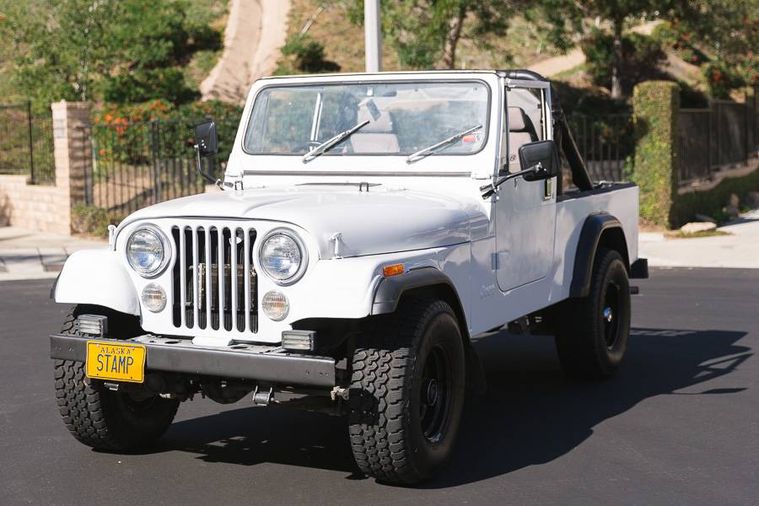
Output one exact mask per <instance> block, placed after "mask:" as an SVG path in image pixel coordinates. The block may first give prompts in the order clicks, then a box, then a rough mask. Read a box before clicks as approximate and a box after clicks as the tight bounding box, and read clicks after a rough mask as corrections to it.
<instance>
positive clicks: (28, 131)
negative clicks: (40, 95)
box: [0, 102, 55, 184]
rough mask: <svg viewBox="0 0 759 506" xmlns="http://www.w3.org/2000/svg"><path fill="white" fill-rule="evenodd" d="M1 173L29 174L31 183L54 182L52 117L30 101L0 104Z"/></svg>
mask: <svg viewBox="0 0 759 506" xmlns="http://www.w3.org/2000/svg"><path fill="white" fill-rule="evenodd" d="M0 174H28V175H29V182H30V183H32V184H54V183H55V157H54V155H53V120H52V118H51V115H50V114H45V115H36V114H33V112H32V107H31V103H30V102H27V103H24V104H4V105H3V104H0Z"/></svg>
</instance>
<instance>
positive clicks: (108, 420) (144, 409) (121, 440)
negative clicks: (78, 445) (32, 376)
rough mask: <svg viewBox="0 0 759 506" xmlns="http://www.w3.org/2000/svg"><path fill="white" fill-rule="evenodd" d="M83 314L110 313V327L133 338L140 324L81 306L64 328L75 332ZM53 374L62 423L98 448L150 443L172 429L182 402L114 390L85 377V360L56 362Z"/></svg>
mask: <svg viewBox="0 0 759 506" xmlns="http://www.w3.org/2000/svg"><path fill="white" fill-rule="evenodd" d="M83 313H88V314H93V313H94V314H104V315H105V316H108V317H109V325H110V328H113V329H119V331H120V332H123V334H121V335H120V336H119V337H132V336H133V335H136V334H135V333H134V332H135V330H134V329H135V327H136V328H139V324H138V323H137V324H136V323H135V322H134V321H132V320H130V317H128V316H126V315H122V314H119V313H114V312H111V311H108V310H105V309H104V308H93V307H87V306H78V307H76V308H74V309H73V310H72V311H71V313H69V314H68V315H67V316H66V318H65V320H64V323H63V328H62V332H63V333H74V332H75V329H74V322H75V321H76V317H77V315H79V314H83ZM121 320H124V321H121ZM120 324H121V325H120ZM54 375H55V394H56V399H57V401H58V409H59V411H60V413H61V416H62V417H63V422H64V424H66V427H67V428H68V430H69V432H71V434H72V435H73V436H74V437H75V438H76V439H78V440H79V441H80V442H82V443H84V444H85V445H87V446H91V447H92V448H96V449H99V450H108V451H128V450H136V449H140V448H144V447H147V446H149V445H150V444H152V443H153V442H155V440H156V439H158V438H159V437H160V436H161V435H162V434H163V433H164V432H165V431H166V429H168V427H169V425H171V422H172V421H173V419H174V415H176V412H177V408H178V407H179V401H178V400H175V399H163V398H161V397H159V396H157V395H155V394H149V393H142V392H140V391H136V392H135V391H133V392H119V391H115V392H114V391H111V390H109V389H108V388H106V386H105V385H104V384H103V382H102V381H97V380H90V379H89V378H87V377H86V376H85V372H84V363H83V362H75V361H71V360H56V361H55V369H54Z"/></svg>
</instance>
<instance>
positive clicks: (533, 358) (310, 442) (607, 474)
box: [0, 269, 759, 505]
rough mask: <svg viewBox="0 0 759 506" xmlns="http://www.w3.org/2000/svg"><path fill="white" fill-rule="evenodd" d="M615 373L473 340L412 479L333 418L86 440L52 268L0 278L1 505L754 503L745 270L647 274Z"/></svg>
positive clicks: (208, 422) (753, 287)
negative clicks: (390, 471) (360, 470)
mask: <svg viewBox="0 0 759 506" xmlns="http://www.w3.org/2000/svg"><path fill="white" fill-rule="evenodd" d="M652 274H653V277H652V279H651V280H648V281H644V282H641V283H640V286H641V295H639V296H637V297H634V317H633V327H634V335H633V336H632V340H631V348H630V350H629V352H628V356H627V358H626V362H625V363H624V366H623V369H622V370H621V372H620V374H619V375H618V376H617V377H616V378H615V379H613V380H611V381H607V382H603V383H598V384H588V383H574V382H570V381H567V380H565V379H564V378H563V377H562V375H561V373H560V371H559V366H558V363H557V360H556V357H555V353H554V350H553V343H552V340H551V339H550V338H546V337H523V336H509V335H507V334H498V335H495V336H492V337H489V338H487V339H485V340H483V341H482V342H481V343H480V344H479V345H478V348H479V351H480V352H481V355H482V356H483V357H484V361H485V366H486V370H487V375H488V380H489V386H490V389H489V392H488V393H487V394H486V395H484V396H480V397H472V398H470V399H469V400H468V402H467V408H466V414H465V417H464V423H463V427H462V433H461V435H460V439H459V443H458V446H457V449H456V452H455V458H454V462H453V463H452V465H451V466H450V467H449V468H448V469H446V470H445V471H444V472H443V473H442V474H441V475H440V476H439V478H438V479H436V480H435V481H433V482H431V483H428V484H427V485H425V486H424V487H422V488H417V489H409V488H397V487H389V486H383V485H379V484H377V483H375V482H374V481H372V480H369V479H364V478H362V477H361V476H358V475H357V474H356V473H355V469H354V465H353V461H352V457H351V452H350V448H349V446H348V443H347V437H346V429H345V425H344V421H343V420H341V419H339V418H331V417H327V416H323V415H316V414H307V413H301V412H295V411H289V410H285V409H276V408H251V407H249V406H248V405H246V404H245V402H240V403H238V404H234V405H231V406H226V407H223V406H219V405H216V404H214V403H212V402H211V401H203V400H200V401H195V402H192V403H185V404H184V405H182V406H181V407H180V410H179V415H178V417H177V420H176V421H175V423H174V424H173V426H172V427H171V428H170V429H169V431H168V433H167V434H166V436H165V437H164V439H163V440H162V442H161V444H160V446H159V447H158V448H156V449H155V451H154V452H152V453H149V454H141V455H113V454H105V453H98V452H94V451H92V450H90V449H88V448H86V447H84V446H82V445H80V444H79V443H77V442H76V441H75V440H74V439H73V438H72V437H71V436H70V435H69V434H68V432H67V431H66V430H65V428H64V426H63V424H62V422H61V421H60V419H59V415H58V412H57V409H56V406H55V402H54V396H53V382H52V372H51V371H52V368H51V362H50V360H49V359H48V358H47V354H48V341H47V339H46V335H47V334H48V333H49V332H51V331H54V330H56V328H57V327H58V325H59V321H60V319H61V317H62V314H63V311H64V309H63V308H62V307H58V306H56V305H55V304H53V303H51V301H50V300H49V299H48V290H49V286H50V280H47V281H25V282H6V283H0V322H2V327H1V328H0V416H1V418H0V420H1V421H0V504H2V505H11V504H19V503H36V504H54V503H55V504H101V505H118V504H129V505H133V504H183V505H191V504H242V503H246V504H436V505H439V504H462V503H470V504H496V503H497V504H578V505H587V504H635V505H640V504H647V505H650V504H667V505H672V504H687V505H696V504H709V505H713V504H720V505H722V504H756V501H757V497H759V457H758V456H759V415H758V414H757V406H759V361H757V360H756V357H754V354H755V352H756V351H757V350H759V319H757V314H758V313H759V270H685V269H683V270H656V271H654V272H653V273H652Z"/></svg>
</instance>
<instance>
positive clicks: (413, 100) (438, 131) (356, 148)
mask: <svg viewBox="0 0 759 506" xmlns="http://www.w3.org/2000/svg"><path fill="white" fill-rule="evenodd" d="M488 102H489V92H488V87H487V85H486V84H485V83H483V82H480V81H471V82H470V81H458V82H423V83H422V82H418V83H415V82H398V83H392V82H391V83H381V84H377V83H354V84H334V85H331V84H329V85H328V84H314V85H302V86H284V85H283V86H270V87H267V88H264V89H263V90H261V92H260V93H259V94H258V96H257V97H256V101H255V103H254V104H253V112H252V114H251V115H250V121H249V124H248V127H247V130H246V133H245V140H244V149H245V151H246V152H247V153H249V154H254V155H264V154H269V155H273V154H276V155H304V154H306V153H308V152H309V151H311V150H313V149H314V148H318V147H320V145H323V144H324V143H325V142H326V141H329V140H330V139H332V138H334V137H335V136H338V135H339V134H343V133H346V132H348V131H350V130H351V129H352V128H354V127H355V126H356V125H360V124H362V123H364V122H367V121H368V123H366V124H365V125H364V126H363V127H361V128H360V129H358V130H356V131H354V132H352V133H351V134H350V135H345V136H343V137H342V139H340V140H339V142H338V143H337V144H334V145H332V147H330V148H329V150H328V151H324V152H323V155H324V156H344V155H400V156H408V155H411V154H414V153H417V152H419V151H420V150H425V149H426V148H429V147H431V146H434V145H436V144H438V143H440V142H441V141H444V140H446V139H448V138H450V137H451V136H456V135H457V134H459V133H461V132H465V131H467V130H468V129H471V128H472V127H473V126H475V125H483V127H482V128H478V129H476V130H475V131H472V132H471V133H469V134H467V135H463V136H461V137H460V138H458V139H455V141H454V142H450V143H448V144H446V145H444V146H441V147H440V148H439V149H435V150H433V152H432V153H430V155H431V156H434V155H469V154H473V153H477V152H478V151H480V150H481V149H482V147H483V146H484V144H485V140H486V138H487V124H488V121H487V120H488ZM322 149H323V147H322ZM320 154H321V153H320Z"/></svg>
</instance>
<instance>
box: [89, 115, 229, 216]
mask: <svg viewBox="0 0 759 506" xmlns="http://www.w3.org/2000/svg"><path fill="white" fill-rule="evenodd" d="M216 121H217V125H218V128H219V135H220V139H221V142H222V143H223V144H220V146H221V148H222V149H221V152H220V154H219V156H218V157H217V158H216V159H211V160H206V161H204V162H205V163H206V164H207V166H206V168H205V169H206V171H207V172H209V173H211V174H214V175H216V176H217V177H220V176H221V174H223V171H224V167H225V166H226V161H227V158H228V157H229V146H231V142H232V141H231V140H232V139H234V130H235V128H236V127H237V121H238V119H237V118H222V119H217V120H216ZM79 135H81V136H82V144H81V145H82V147H83V149H84V150H86V151H87V153H85V154H84V156H85V159H86V160H89V161H90V163H89V164H87V168H86V170H85V191H84V202H83V203H84V204H86V205H88V206H94V207H99V208H103V209H106V210H108V211H109V212H112V213H114V214H118V215H126V214H129V213H131V212H133V211H136V210H137V209H140V208H142V207H145V206H148V205H152V204H156V203H158V202H162V201H164V200H170V199H174V198H178V197H184V196H187V195H193V194H196V193H200V192H202V191H203V190H204V187H205V184H206V181H205V180H204V179H203V178H202V177H201V176H200V175H199V174H198V173H197V166H196V158H195V152H194V150H193V148H192V145H193V144H194V142H193V139H192V135H193V134H192V125H191V124H187V123H185V122H182V121H171V120H169V121H166V120H155V121H149V122H140V123H128V124H124V123H119V124H115V125H114V124H110V125H106V124H95V125H92V126H89V127H87V128H82V129H80V131H79ZM225 141H226V142H225ZM225 148H226V149H225Z"/></svg>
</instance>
